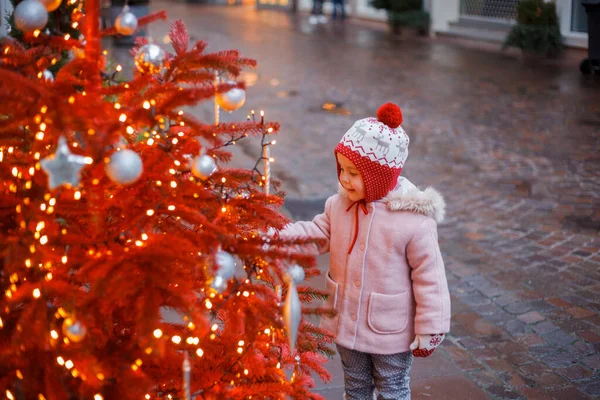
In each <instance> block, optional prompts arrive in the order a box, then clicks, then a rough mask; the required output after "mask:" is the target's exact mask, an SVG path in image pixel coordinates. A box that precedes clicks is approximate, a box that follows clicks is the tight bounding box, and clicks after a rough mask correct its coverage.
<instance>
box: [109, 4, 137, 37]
mask: <svg viewBox="0 0 600 400" xmlns="http://www.w3.org/2000/svg"><path fill="white" fill-rule="evenodd" d="M137 26H138V19H137V17H136V16H135V15H134V14H133V13H132V12H131V11H129V6H125V7H123V12H121V14H119V15H118V16H117V19H116V20H115V29H116V30H117V32H118V33H119V34H121V35H124V36H130V35H133V33H134V32H135V30H136V29H137Z"/></svg>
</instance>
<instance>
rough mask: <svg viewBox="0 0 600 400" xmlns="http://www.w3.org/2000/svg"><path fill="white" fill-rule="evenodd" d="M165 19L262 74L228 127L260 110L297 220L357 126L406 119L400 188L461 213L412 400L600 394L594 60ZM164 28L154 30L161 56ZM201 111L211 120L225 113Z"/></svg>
mask: <svg viewBox="0 0 600 400" xmlns="http://www.w3.org/2000/svg"><path fill="white" fill-rule="evenodd" d="M152 8H153V10H161V9H165V10H166V11H167V12H168V14H169V20H171V21H172V20H174V19H183V20H184V22H186V24H187V26H188V29H189V31H190V35H191V36H192V38H193V39H194V40H204V41H207V42H208V43H209V50H222V49H239V50H240V51H241V53H242V55H244V56H246V57H249V58H254V59H256V60H257V61H258V68H257V69H256V70H255V71H252V72H250V73H247V74H245V75H244V77H243V78H244V79H245V80H246V81H247V83H248V91H247V101H246V105H245V106H244V107H243V108H242V110H240V111H237V112H235V113H232V114H223V115H222V118H223V120H231V121H239V120H243V119H244V118H245V115H246V114H247V113H248V112H249V111H250V110H251V109H255V110H257V111H258V110H265V113H266V118H267V119H269V120H275V121H279V122H280V123H281V126H282V129H281V134H280V135H279V137H278V138H277V142H278V143H277V145H276V146H275V147H274V148H273V150H272V152H273V155H274V156H275V158H276V159H277V162H276V163H275V164H274V165H273V175H274V177H275V178H277V179H280V180H281V181H282V188H283V190H285V191H286V192H287V198H288V200H287V203H286V204H287V205H286V209H287V211H288V212H289V213H290V214H291V215H292V216H293V217H294V218H312V216H314V215H315V214H316V213H319V212H321V211H322V207H323V204H324V202H325V199H326V198H327V197H328V196H330V195H331V194H333V193H334V192H335V191H336V190H337V178H336V174H335V164H334V158H333V148H334V147H335V145H336V144H337V142H338V140H339V139H340V138H341V136H342V135H343V133H344V132H345V131H346V130H347V129H348V128H349V127H350V126H351V125H352V123H353V122H354V121H355V120H357V119H360V118H365V117H368V116H374V115H375V111H376V110H377V108H378V106H379V105H381V104H382V103H384V102H387V101H392V102H395V103H397V104H398V105H400V107H401V108H402V110H403V113H404V121H405V122H404V124H403V127H404V129H405V130H406V132H407V133H408V135H409V136H410V138H411V142H410V148H409V157H408V160H407V163H406V166H405V169H404V171H403V175H404V176H406V177H407V178H408V179H410V180H411V181H412V182H413V183H415V184H416V185H418V186H420V187H426V186H433V187H435V188H436V189H438V190H439V191H440V192H441V193H442V194H443V195H444V196H445V197H446V202H447V203H448V210H447V215H448V216H447V219H446V221H445V222H444V223H443V224H442V225H441V226H440V227H439V237H440V242H441V247H442V251H443V255H444V259H445V262H446V269H447V276H448V280H449V283H450V289H451V294H452V301H453V304H452V308H453V317H452V318H453V320H452V328H451V333H450V335H449V336H448V338H447V340H446V341H445V342H444V344H443V346H442V348H441V350H438V351H437V352H436V353H435V354H434V355H433V356H432V357H431V358H429V359H426V360H417V361H416V362H415V366H414V369H413V374H412V378H413V380H412V386H413V398H414V399H487V398H491V399H569V400H577V399H592V398H599V397H600V79H596V80H593V79H590V78H584V77H582V76H581V75H580V73H579V70H578V64H579V61H580V60H581V59H582V58H583V57H585V54H586V53H585V52H580V51H579V52H578V51H574V50H571V51H569V52H567V54H566V55H565V57H564V58H563V59H560V60H550V61H540V62H537V63H531V62H529V63H524V62H522V61H521V60H520V59H519V58H518V57H515V55H514V53H509V54H503V53H502V52H501V51H500V50H499V49H498V48H495V47H493V46H481V45H475V44H468V43H463V42H460V41H457V40H454V39H449V38H439V39H433V40H432V39H429V38H424V37H415V36H413V35H412V34H407V35H405V36H404V37H402V38H393V37H391V36H389V35H388V33H387V32H386V30H385V26H383V27H381V26H379V25H376V24H368V23H365V22H353V21H347V22H346V23H345V24H342V23H337V24H331V23H330V24H328V25H319V26H316V27H314V26H311V25H309V24H308V22H307V16H306V15H299V16H298V17H290V16H289V15H288V14H286V13H284V12H279V11H274V10H263V11H256V10H255V8H254V7H241V6H237V7H226V6H203V5H191V4H187V3H185V2H182V1H173V2H167V1H154V2H153V3H152ZM167 31H168V23H167V22H163V21H160V22H158V23H155V24H154V25H152V27H151V34H152V36H153V37H154V38H155V40H156V41H157V42H158V43H162V39H163V36H164V35H165V34H166V32H167ZM111 52H113V54H115V56H120V55H119V54H118V52H117V51H115V50H110V52H109V54H111ZM121 56H122V55H121ZM325 103H328V104H333V105H335V106H330V107H326V108H330V110H324V109H323V105H324V104H325ZM193 112H195V113H196V114H197V115H198V116H199V117H201V118H202V119H204V120H205V121H207V122H208V121H212V104H205V105H201V106H199V107H198V108H197V109H195V110H193ZM235 154H236V158H235V162H234V164H235V165H236V166H242V167H250V168H251V167H252V166H253V165H254V161H255V160H256V158H257V157H258V155H259V150H258V146H257V145H256V143H250V142H248V143H243V141H240V142H239V144H238V145H236V148H235ZM322 268H323V270H326V269H327V258H322ZM316 284H317V285H319V286H322V285H323V283H319V282H317V283H316ZM330 365H331V367H330V369H331V371H332V373H333V375H334V379H333V381H332V382H331V383H329V384H323V383H321V382H318V386H319V392H320V393H321V394H323V395H324V396H326V397H327V398H328V399H341V393H342V392H343V391H342V385H343V382H342V374H341V370H340V366H339V362H338V361H337V360H334V361H332V362H331V363H330Z"/></svg>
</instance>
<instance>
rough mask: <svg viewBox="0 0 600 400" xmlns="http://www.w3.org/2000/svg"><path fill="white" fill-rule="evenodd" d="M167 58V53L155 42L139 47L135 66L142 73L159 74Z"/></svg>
mask: <svg viewBox="0 0 600 400" xmlns="http://www.w3.org/2000/svg"><path fill="white" fill-rule="evenodd" d="M166 60H167V53H166V52H165V51H164V50H163V49H162V48H161V47H160V46H157V45H155V44H154V43H148V44H145V45H143V46H142V47H140V48H139V50H138V51H137V53H136V54H135V66H136V67H137V69H138V70H140V72H142V73H145V74H146V73H148V74H157V73H159V72H162V70H163V68H164V67H165V62H166Z"/></svg>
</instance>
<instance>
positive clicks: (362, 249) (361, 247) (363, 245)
mask: <svg viewBox="0 0 600 400" xmlns="http://www.w3.org/2000/svg"><path fill="white" fill-rule="evenodd" d="M360 250H361V251H365V244H364V243H361V244H360Z"/></svg>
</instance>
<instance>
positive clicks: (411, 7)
mask: <svg viewBox="0 0 600 400" xmlns="http://www.w3.org/2000/svg"><path fill="white" fill-rule="evenodd" d="M371 6H372V7H373V8H376V9H378V10H386V11H387V15H388V22H389V24H390V26H391V27H392V29H394V28H400V27H404V26H406V27H410V28H416V29H418V30H419V31H420V32H426V31H427V30H428V29H429V13H427V12H425V11H423V1H422V0H371Z"/></svg>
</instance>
